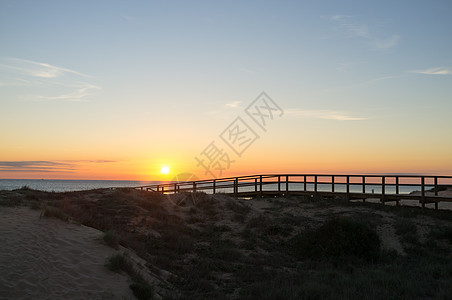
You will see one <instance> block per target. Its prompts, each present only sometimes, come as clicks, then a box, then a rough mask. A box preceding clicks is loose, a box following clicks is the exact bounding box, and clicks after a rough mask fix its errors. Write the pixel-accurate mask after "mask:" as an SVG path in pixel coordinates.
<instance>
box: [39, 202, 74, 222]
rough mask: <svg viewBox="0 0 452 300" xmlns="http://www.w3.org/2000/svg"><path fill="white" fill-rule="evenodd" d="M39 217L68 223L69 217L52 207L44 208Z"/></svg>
mask: <svg viewBox="0 0 452 300" xmlns="http://www.w3.org/2000/svg"><path fill="white" fill-rule="evenodd" d="M41 217H48V218H52V217H53V218H57V219H60V220H63V221H65V222H68V221H69V216H68V215H66V214H65V213H64V212H63V211H62V210H61V209H59V208H58V207H54V206H46V207H44V210H43V211H42V212H41Z"/></svg>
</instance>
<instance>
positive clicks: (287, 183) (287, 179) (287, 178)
mask: <svg viewBox="0 0 452 300" xmlns="http://www.w3.org/2000/svg"><path fill="white" fill-rule="evenodd" d="M288 194H289V175H286V196H287V195H288Z"/></svg>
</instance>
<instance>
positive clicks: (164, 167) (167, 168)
mask: <svg viewBox="0 0 452 300" xmlns="http://www.w3.org/2000/svg"><path fill="white" fill-rule="evenodd" d="M169 171H170V168H169V167H168V166H163V167H162V168H161V169H160V173H162V174H168V173H169Z"/></svg>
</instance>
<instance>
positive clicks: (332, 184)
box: [331, 175, 334, 193]
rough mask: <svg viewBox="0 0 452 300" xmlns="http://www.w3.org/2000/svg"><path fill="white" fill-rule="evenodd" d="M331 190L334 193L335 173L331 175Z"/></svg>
mask: <svg viewBox="0 0 452 300" xmlns="http://www.w3.org/2000/svg"><path fill="white" fill-rule="evenodd" d="M331 192H332V193H334V175H332V176H331Z"/></svg>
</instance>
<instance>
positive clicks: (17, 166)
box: [0, 160, 116, 173]
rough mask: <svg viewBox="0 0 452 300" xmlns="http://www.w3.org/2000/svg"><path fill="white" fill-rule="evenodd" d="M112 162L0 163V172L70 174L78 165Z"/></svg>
mask: <svg viewBox="0 0 452 300" xmlns="http://www.w3.org/2000/svg"><path fill="white" fill-rule="evenodd" d="M112 162H116V161H113V160H63V161H48V160H27V161H0V173H1V172H33V173H39V172H42V173H49V172H64V173H71V172H74V171H75V170H77V169H78V168H79V165H80V164H86V163H112Z"/></svg>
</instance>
